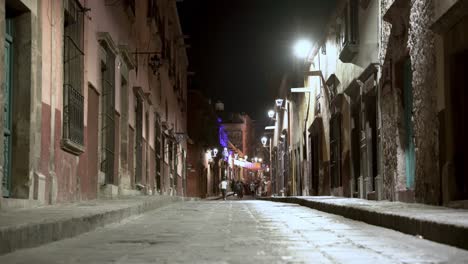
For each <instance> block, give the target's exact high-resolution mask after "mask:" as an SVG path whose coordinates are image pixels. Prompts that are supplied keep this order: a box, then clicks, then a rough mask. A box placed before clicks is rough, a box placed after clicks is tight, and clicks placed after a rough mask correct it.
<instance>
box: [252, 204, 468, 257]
mask: <svg viewBox="0 0 468 264" xmlns="http://www.w3.org/2000/svg"><path fill="white" fill-rule="evenodd" d="M261 199H262V200H268V201H274V202H284V203H294V204H300V205H302V206H306V207H309V208H313V209H317V210H320V211H323V212H327V213H332V214H336V215H341V216H344V217H346V218H350V219H353V220H358V221H363V222H365V223H368V224H372V225H376V226H381V227H385V228H390V229H393V230H396V231H400V232H402V233H406V234H410V235H415V236H418V237H423V238H425V239H429V240H432V241H436V242H439V243H444V244H448V245H452V246H456V247H459V248H463V249H468V210H464V209H452V208H447V207H442V206H431V205H424V204H416V203H401V202H389V201H370V200H363V199H356V198H343V197H333V196H297V197H268V198H261Z"/></svg>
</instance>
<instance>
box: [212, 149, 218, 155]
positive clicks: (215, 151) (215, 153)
mask: <svg viewBox="0 0 468 264" xmlns="http://www.w3.org/2000/svg"><path fill="white" fill-rule="evenodd" d="M213 154H214V155H213V156H215V157H216V155H218V149H217V148H214V149H213Z"/></svg>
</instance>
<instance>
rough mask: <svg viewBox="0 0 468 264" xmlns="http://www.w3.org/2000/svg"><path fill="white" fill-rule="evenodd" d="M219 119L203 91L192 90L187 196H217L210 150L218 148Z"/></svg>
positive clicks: (189, 120) (189, 115)
mask: <svg viewBox="0 0 468 264" xmlns="http://www.w3.org/2000/svg"><path fill="white" fill-rule="evenodd" d="M216 119H217V116H216V113H215V109H214V106H213V105H212V104H211V102H210V100H209V99H207V98H205V96H204V95H203V94H202V93H201V92H200V91H196V90H189V97H188V118H187V120H188V121H187V125H188V135H189V138H190V142H189V144H188V161H187V196H190V197H202V198H205V197H210V196H214V195H216V193H217V185H216V186H215V179H214V175H215V172H214V167H215V162H214V160H213V157H212V153H211V149H213V148H214V147H215V146H218V145H219V142H218V141H219V140H218V139H219V136H218V123H217V120H216ZM216 182H217V181H216Z"/></svg>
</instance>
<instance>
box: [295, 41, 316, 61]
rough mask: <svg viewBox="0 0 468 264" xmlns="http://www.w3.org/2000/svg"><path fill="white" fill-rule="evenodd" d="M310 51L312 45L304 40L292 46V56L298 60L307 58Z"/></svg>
mask: <svg viewBox="0 0 468 264" xmlns="http://www.w3.org/2000/svg"><path fill="white" fill-rule="evenodd" d="M311 49H312V43H311V42H310V41H308V40H306V39H301V40H298V41H297V42H296V44H295V45H294V55H295V56H296V57H298V58H300V59H305V58H307V56H309V52H310V50H311Z"/></svg>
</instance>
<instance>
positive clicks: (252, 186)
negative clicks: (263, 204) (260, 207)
mask: <svg viewBox="0 0 468 264" xmlns="http://www.w3.org/2000/svg"><path fill="white" fill-rule="evenodd" d="M250 192H251V193H252V196H253V197H254V198H255V194H256V188H255V183H254V182H251V183H250Z"/></svg>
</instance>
